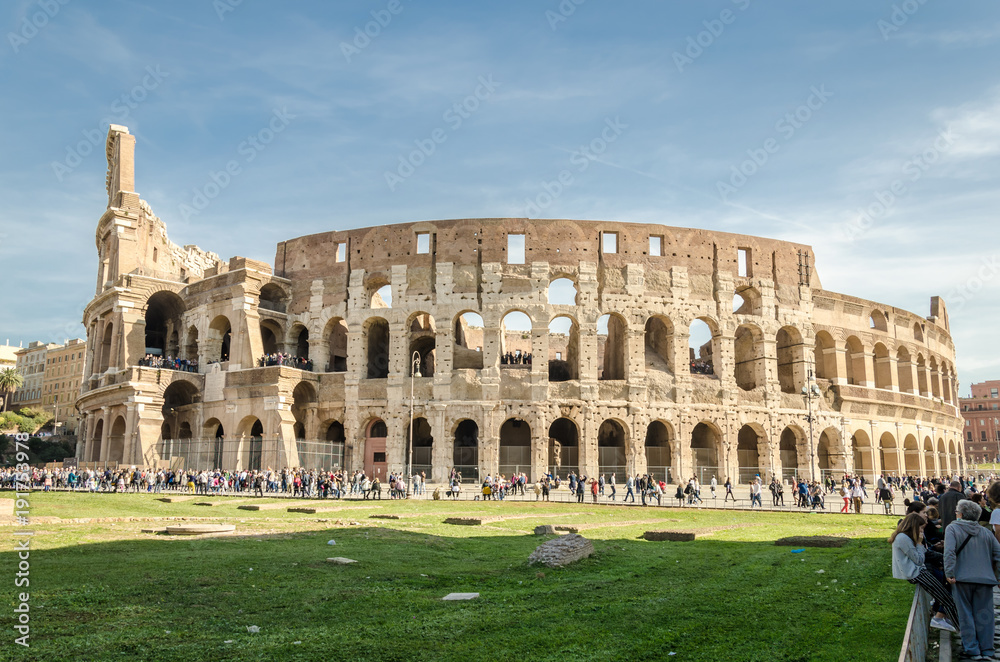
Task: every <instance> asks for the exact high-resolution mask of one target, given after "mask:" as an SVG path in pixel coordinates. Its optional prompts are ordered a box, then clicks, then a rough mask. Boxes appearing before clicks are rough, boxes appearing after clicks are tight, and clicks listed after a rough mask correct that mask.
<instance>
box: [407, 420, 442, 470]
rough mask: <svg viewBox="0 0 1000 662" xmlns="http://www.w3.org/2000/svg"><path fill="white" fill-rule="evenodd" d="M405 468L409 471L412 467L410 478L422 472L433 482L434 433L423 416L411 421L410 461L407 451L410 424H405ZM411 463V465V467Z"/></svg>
mask: <svg viewBox="0 0 1000 662" xmlns="http://www.w3.org/2000/svg"><path fill="white" fill-rule="evenodd" d="M406 443H407V452H406V459H407V463H406V467H407V470H408V471H409V469H410V467H411V466H412V467H413V473H411V474H409V475H410V476H412V475H416V474H419V473H421V472H423V473H424V474H426V477H427V479H428V480H431V481H433V480H435V477H434V475H433V465H434V461H433V459H432V458H433V457H434V433H433V431H432V430H431V424H430V423H429V422H428V421H427V419H426V418H424V417H423V416H418V417H416V418H414V419H413V453H412V459H411V455H410V451H409V444H410V424H409V423H407V424H406ZM411 462H412V465H411Z"/></svg>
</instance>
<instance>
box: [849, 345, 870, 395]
mask: <svg viewBox="0 0 1000 662" xmlns="http://www.w3.org/2000/svg"><path fill="white" fill-rule="evenodd" d="M844 349H845V351H846V354H847V356H846V357H845V358H846V359H847V383H848V384H851V385H853V386H864V385H865V384H866V382H867V381H868V377H867V371H866V370H865V348H864V345H862V344H861V341H860V340H858V338H857V336H851V337H849V338H848V339H847V340H846V341H845V342H844Z"/></svg>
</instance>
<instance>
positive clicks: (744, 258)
mask: <svg viewBox="0 0 1000 662" xmlns="http://www.w3.org/2000/svg"><path fill="white" fill-rule="evenodd" d="M738 250H739V253H738V256H737V261H738V263H739V265H738V268H739V272H738V273H739V275H740V276H741V277H743V278H749V277H750V275H751V274H750V249H749V248H740V249H738Z"/></svg>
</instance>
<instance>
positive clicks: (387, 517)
mask: <svg viewBox="0 0 1000 662" xmlns="http://www.w3.org/2000/svg"><path fill="white" fill-rule="evenodd" d="M368 518H369V519H399V515H380V514H378V513H376V514H374V515H369V516H368Z"/></svg>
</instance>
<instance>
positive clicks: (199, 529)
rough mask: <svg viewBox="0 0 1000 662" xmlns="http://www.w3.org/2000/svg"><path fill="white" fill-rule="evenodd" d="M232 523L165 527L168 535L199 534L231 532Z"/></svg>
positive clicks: (234, 528)
mask: <svg viewBox="0 0 1000 662" xmlns="http://www.w3.org/2000/svg"><path fill="white" fill-rule="evenodd" d="M235 530H236V526H235V525H233V524H174V525H172V526H168V527H167V528H166V532H167V535H169V536H201V535H205V534H209V533H232V532H233V531H235Z"/></svg>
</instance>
